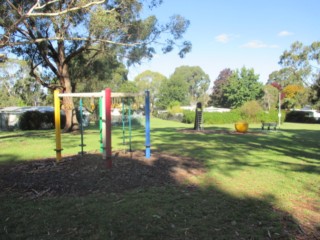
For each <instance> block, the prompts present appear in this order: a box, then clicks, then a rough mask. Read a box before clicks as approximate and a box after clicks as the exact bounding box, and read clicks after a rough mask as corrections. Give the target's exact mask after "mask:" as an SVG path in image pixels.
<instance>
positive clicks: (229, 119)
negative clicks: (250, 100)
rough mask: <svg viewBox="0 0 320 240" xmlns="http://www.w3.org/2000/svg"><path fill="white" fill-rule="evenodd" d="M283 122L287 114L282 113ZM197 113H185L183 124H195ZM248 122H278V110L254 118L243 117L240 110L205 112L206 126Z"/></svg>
mask: <svg viewBox="0 0 320 240" xmlns="http://www.w3.org/2000/svg"><path fill="white" fill-rule="evenodd" d="M281 116H282V122H283V121H284V118H285V116H286V114H285V112H283V113H282V115H281ZM194 120H195V112H194V111H183V119H182V122H183V123H194ZM242 120H246V121H247V122H248V123H261V121H265V122H277V121H278V112H277V110H272V111H270V112H263V111H259V112H258V113H257V115H253V116H252V117H248V116H245V117H244V116H243V112H242V111H241V110H240V109H234V110H231V111H230V112H222V113H220V112H212V113H209V112H203V122H204V124H230V123H231V124H232V123H235V122H238V121H242Z"/></svg>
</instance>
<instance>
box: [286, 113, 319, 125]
mask: <svg viewBox="0 0 320 240" xmlns="http://www.w3.org/2000/svg"><path fill="white" fill-rule="evenodd" d="M285 121H286V122H296V123H320V119H318V120H317V119H315V118H314V117H310V116H309V112H303V111H291V112H289V113H287V115H286V118H285Z"/></svg>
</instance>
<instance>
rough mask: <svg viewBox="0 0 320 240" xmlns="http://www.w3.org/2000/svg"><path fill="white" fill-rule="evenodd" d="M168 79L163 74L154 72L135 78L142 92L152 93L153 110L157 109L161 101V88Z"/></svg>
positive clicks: (141, 74)
mask: <svg viewBox="0 0 320 240" xmlns="http://www.w3.org/2000/svg"><path fill="white" fill-rule="evenodd" d="M166 79H167V78H166V76H164V75H162V74H161V73H158V72H152V71H150V70H147V71H144V72H142V73H140V74H139V75H138V76H136V77H135V78H134V82H135V84H136V85H137V87H138V89H139V90H140V92H143V91H145V90H149V91H150V103H151V106H152V108H154V107H156V101H157V99H159V93H160V86H161V84H162V82H163V81H165V80H166Z"/></svg>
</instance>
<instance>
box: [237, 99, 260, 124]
mask: <svg viewBox="0 0 320 240" xmlns="http://www.w3.org/2000/svg"><path fill="white" fill-rule="evenodd" d="M239 111H240V114H241V116H242V118H243V119H244V120H247V121H251V122H257V120H258V115H259V114H261V113H262V112H263V110H262V107H261V106H260V104H259V103H258V102H257V101H249V102H246V103H244V104H243V105H242V106H241V107H240V109H239Z"/></svg>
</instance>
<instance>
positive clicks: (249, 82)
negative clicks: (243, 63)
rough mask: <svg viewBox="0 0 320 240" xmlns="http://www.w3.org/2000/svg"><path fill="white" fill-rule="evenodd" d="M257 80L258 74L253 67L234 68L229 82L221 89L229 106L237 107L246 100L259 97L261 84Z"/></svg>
mask: <svg viewBox="0 0 320 240" xmlns="http://www.w3.org/2000/svg"><path fill="white" fill-rule="evenodd" d="M258 80H259V75H256V74H255V73H254V70H253V69H246V68H245V67H243V68H241V70H240V71H239V70H238V69H237V70H235V71H234V72H233V73H232V75H231V76H230V77H229V84H228V85H226V86H225V87H224V89H223V90H224V91H225V96H226V97H227V98H228V103H229V104H230V106H231V107H232V108H237V107H240V106H242V105H243V104H244V103H246V102H248V101H251V100H259V99H261V98H262V96H263V85H262V83H260V82H258Z"/></svg>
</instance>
